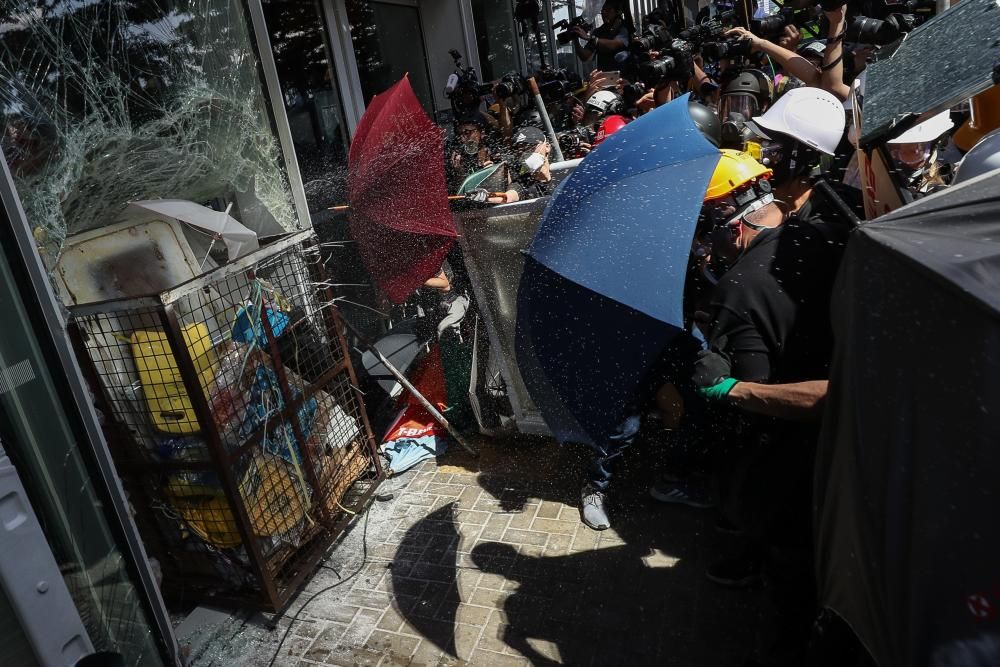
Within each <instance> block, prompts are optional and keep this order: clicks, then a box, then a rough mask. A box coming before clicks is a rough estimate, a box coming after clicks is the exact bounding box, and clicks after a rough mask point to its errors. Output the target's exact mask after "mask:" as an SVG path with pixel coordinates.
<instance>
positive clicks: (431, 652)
mask: <svg viewBox="0 0 1000 667" xmlns="http://www.w3.org/2000/svg"><path fill="white" fill-rule="evenodd" d="M442 653H443V651H442V650H441V649H440V648H438V647H437V646H435V644H434V642H432V641H429V640H427V639H423V640H421V641H420V645H419V646H418V647H417V650H416V651H414V653H413V656H412V657H411V658H410V665H412V666H413V667H436V666H437V664H438V658H440V657H441V654H442Z"/></svg>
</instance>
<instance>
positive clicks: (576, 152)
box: [556, 127, 590, 160]
mask: <svg viewBox="0 0 1000 667" xmlns="http://www.w3.org/2000/svg"><path fill="white" fill-rule="evenodd" d="M556 139H558V140H559V149H560V150H561V151H562V154H563V157H565V158H566V159H567V160H574V159H576V158H578V157H583V156H584V155H586V152H585V151H584V150H583V147H582V145H581V144H584V143H590V136H588V134H587V131H586V130H584V129H583V128H579V127H578V128H574V129H572V130H563V131H562V132H559V133H557V134H556Z"/></svg>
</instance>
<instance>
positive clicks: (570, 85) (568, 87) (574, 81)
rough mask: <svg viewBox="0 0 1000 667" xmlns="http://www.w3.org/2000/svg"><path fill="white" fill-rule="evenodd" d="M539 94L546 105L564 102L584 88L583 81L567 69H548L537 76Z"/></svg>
mask: <svg viewBox="0 0 1000 667" xmlns="http://www.w3.org/2000/svg"><path fill="white" fill-rule="evenodd" d="M535 81H536V82H537V83H538V92H539V93H540V94H541V96H542V100H544V101H545V102H546V103H559V102H564V101H565V100H566V98H567V97H569V96H570V95H573V94H575V93H576V92H577V91H579V90H580V89H581V88H583V80H582V79H580V76H579V75H578V74H576V73H575V72H570V71H569V70H567V69H565V68H555V67H547V68H545V69H543V70H540V71H539V72H538V73H537V74H535Z"/></svg>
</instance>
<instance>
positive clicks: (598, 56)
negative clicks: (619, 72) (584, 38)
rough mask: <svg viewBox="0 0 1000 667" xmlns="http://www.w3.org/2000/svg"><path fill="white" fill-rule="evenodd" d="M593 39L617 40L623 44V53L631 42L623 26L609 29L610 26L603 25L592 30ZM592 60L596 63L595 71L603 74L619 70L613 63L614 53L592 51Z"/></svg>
mask: <svg viewBox="0 0 1000 667" xmlns="http://www.w3.org/2000/svg"><path fill="white" fill-rule="evenodd" d="M593 35H594V37H596V38H598V39H618V40H621V41H622V43H624V44H625V47H624V48H623V49H622V50H623V51H624V50H625V49H627V48H628V43H629V42H630V41H631V37H630V36H629V32H628V28H626V27H625V25H624V24H621V25H619V26H618V27H617V28H613V27H611V24H609V23H604V24H602V25H600V26H598V27H597V28H595V29H594V32H593ZM594 60H595V61H596V62H597V69H599V70H602V71H604V72H610V71H613V70H616V69H618V68H619V65H618V63H617V62H616V61H615V54H614V53H605V52H603V51H599V50H596V49H595V51H594Z"/></svg>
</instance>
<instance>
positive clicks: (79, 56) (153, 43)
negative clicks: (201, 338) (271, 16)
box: [0, 0, 299, 263]
mask: <svg viewBox="0 0 1000 667" xmlns="http://www.w3.org/2000/svg"><path fill="white" fill-rule="evenodd" d="M0 116H2V118H0V120H2V127H3V135H2V136H3V144H2V145H3V151H4V154H5V156H6V158H7V160H8V165H9V166H10V169H11V171H12V172H13V173H14V175H15V179H16V182H17V187H18V192H19V194H20V196H21V201H22V202H23V204H24V206H25V209H26V212H27V214H28V219H29V221H30V222H31V224H32V226H33V227H34V230H35V231H34V233H35V237H36V239H37V240H38V241H39V245H40V246H41V247H42V250H43V256H44V257H45V259H46V261H47V262H49V263H51V262H52V261H54V259H55V257H57V256H58V253H59V250H60V248H61V246H62V242H63V240H64V239H65V238H66V236H69V235H72V234H76V233H79V232H82V231H86V230H91V229H95V228H99V227H103V226H106V225H109V224H111V223H113V222H115V221H116V218H118V216H120V214H121V213H122V211H123V210H124V209H125V207H126V204H127V203H128V202H129V201H133V200H140V199H155V198H176V199H187V200H191V201H194V202H198V203H200V204H215V207H216V208H225V203H228V202H235V207H234V209H233V215H234V217H238V218H241V219H242V222H243V223H244V224H246V225H247V226H249V227H251V228H252V229H255V230H257V231H260V232H261V233H275V232H278V231H283V230H291V229H295V228H297V227H298V224H299V223H298V222H297V220H296V217H295V212H294V209H293V204H292V199H291V194H290V191H289V187H288V179H287V175H286V173H285V170H284V165H283V162H282V158H281V151H280V148H279V145H278V141H277V138H276V136H275V133H274V131H273V122H272V119H271V116H270V113H269V111H268V107H267V104H266V102H265V95H264V91H263V88H262V85H261V80H260V76H259V63H258V60H257V57H256V51H255V49H254V39H253V32H252V29H251V26H250V24H249V18H248V14H247V13H246V11H245V8H244V7H243V5H242V3H241V2H239V0H5V2H3V3H2V4H0ZM241 213H242V215H241Z"/></svg>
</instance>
